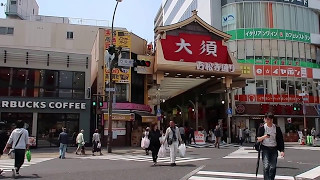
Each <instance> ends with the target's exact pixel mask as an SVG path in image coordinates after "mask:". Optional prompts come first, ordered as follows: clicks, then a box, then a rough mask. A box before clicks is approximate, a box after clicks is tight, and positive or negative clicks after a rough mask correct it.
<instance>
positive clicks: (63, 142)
mask: <svg viewBox="0 0 320 180" xmlns="http://www.w3.org/2000/svg"><path fill="white" fill-rule="evenodd" d="M59 142H60V148H59V150H60V156H59V158H61V159H65V154H66V150H67V145H68V134H67V129H66V128H62V132H61V133H60V134H59Z"/></svg>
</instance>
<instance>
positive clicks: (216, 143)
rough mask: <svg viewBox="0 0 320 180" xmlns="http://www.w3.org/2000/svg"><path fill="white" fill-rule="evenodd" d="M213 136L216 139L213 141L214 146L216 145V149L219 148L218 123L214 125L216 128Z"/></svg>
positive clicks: (219, 132)
mask: <svg viewBox="0 0 320 180" xmlns="http://www.w3.org/2000/svg"><path fill="white" fill-rule="evenodd" d="M213 133H214V136H215V137H216V140H215V142H214V147H215V148H216V147H217V146H218V149H220V139H221V129H220V126H219V125H216V129H215V130H214V132H213Z"/></svg>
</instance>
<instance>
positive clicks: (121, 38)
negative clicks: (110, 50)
mask: <svg viewBox="0 0 320 180" xmlns="http://www.w3.org/2000/svg"><path fill="white" fill-rule="evenodd" d="M116 34H117V36H116V47H122V50H125V51H130V48H131V36H130V33H129V32H126V31H116Z"/></svg>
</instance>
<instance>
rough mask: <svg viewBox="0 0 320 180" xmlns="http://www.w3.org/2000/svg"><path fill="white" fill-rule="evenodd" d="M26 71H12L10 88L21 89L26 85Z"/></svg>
mask: <svg viewBox="0 0 320 180" xmlns="http://www.w3.org/2000/svg"><path fill="white" fill-rule="evenodd" d="M26 77H27V70H26V69H16V68H14V69H13V74H12V87H15V88H18V87H19V88H23V87H25V84H26Z"/></svg>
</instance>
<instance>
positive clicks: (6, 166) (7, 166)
mask: <svg viewBox="0 0 320 180" xmlns="http://www.w3.org/2000/svg"><path fill="white" fill-rule="evenodd" d="M51 159H54V158H32V159H31V161H30V162H28V161H26V160H25V162H24V164H23V165H22V167H21V168H25V167H29V166H31V165H34V164H38V163H41V162H44V161H49V160H51ZM13 166H14V159H5V160H0V168H1V169H3V171H4V172H9V171H12V169H13Z"/></svg>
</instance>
